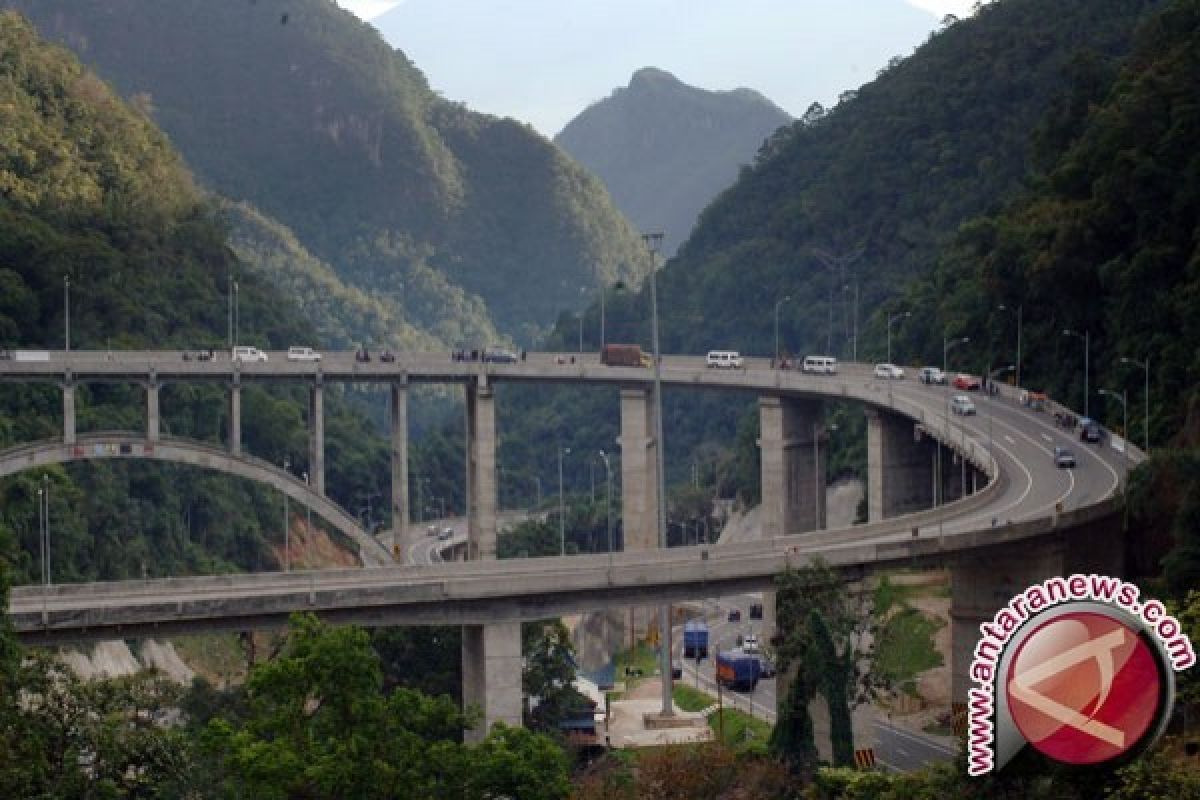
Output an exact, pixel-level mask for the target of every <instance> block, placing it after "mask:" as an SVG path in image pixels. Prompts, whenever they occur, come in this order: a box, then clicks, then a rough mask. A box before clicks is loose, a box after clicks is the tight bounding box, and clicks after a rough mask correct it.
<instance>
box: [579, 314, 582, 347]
mask: <svg viewBox="0 0 1200 800" xmlns="http://www.w3.org/2000/svg"><path fill="white" fill-rule="evenodd" d="M579 352H580V353H582V352H583V312H582V311H580V312H579Z"/></svg>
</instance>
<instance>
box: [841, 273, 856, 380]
mask: <svg viewBox="0 0 1200 800" xmlns="http://www.w3.org/2000/svg"><path fill="white" fill-rule="evenodd" d="M842 291H843V292H848V291H850V287H849V286H843V287H842ZM852 341H853V345H852V348H853V349H852V350H851V352H850V359H851V360H852V361H855V362H857V361H858V278H855V279H854V339H853V340H852Z"/></svg>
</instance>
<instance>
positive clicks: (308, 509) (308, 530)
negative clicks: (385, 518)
mask: <svg viewBox="0 0 1200 800" xmlns="http://www.w3.org/2000/svg"><path fill="white" fill-rule="evenodd" d="M304 485H305V486H307V487H308V490H309V491H310V492H311V491H312V484H311V483H310V482H309V480H308V473H307V472H305V473H304ZM304 535H305V536H306V537H308V541H309V544H310V545H311V544H312V502H311V500H310V501H309V502H306V503H305V504H304ZM401 535H403V533H402V534H401ZM289 566H290V562H289Z"/></svg>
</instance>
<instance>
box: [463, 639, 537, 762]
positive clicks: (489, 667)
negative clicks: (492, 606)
mask: <svg viewBox="0 0 1200 800" xmlns="http://www.w3.org/2000/svg"><path fill="white" fill-rule="evenodd" d="M462 642H463V644H462V659H463V704H464V705H466V706H477V707H478V708H479V709H480V710H482V711H483V719H482V720H481V721H480V724H479V725H478V726H476V727H475V728H473V729H472V730H469V731H467V732H466V735H465V737H464V738H465V739H466V740H467V741H468V742H479V741H482V740H483V739H484V737H486V736H487V733H488V731H490V730H491V729H492V725H494V724H495V723H497V722H503V723H504V724H505V725H511V726H514V727H520V726H521V721H522V720H521V705H522V697H523V696H522V693H521V623H519V622H504V623H498V624H493V625H465V626H463V637H462Z"/></svg>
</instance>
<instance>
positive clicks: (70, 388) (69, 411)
mask: <svg viewBox="0 0 1200 800" xmlns="http://www.w3.org/2000/svg"><path fill="white" fill-rule="evenodd" d="M62 393H63V395H62V397H63V444H75V384H74V382H72V381H71V380H70V379H68V380H66V381H63V385H62Z"/></svg>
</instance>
